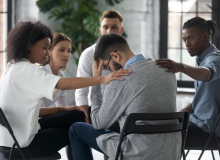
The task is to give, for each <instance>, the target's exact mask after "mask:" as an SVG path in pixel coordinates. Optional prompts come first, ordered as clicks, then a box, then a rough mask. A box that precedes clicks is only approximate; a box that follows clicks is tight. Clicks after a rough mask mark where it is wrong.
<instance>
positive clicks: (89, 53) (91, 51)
mask: <svg viewBox="0 0 220 160" xmlns="http://www.w3.org/2000/svg"><path fill="white" fill-rule="evenodd" d="M95 46H96V44H94V45H92V46H90V47H88V48H86V49H85V50H84V51H83V52H82V54H81V57H80V59H81V58H91V59H92V60H93V56H94V53H95Z"/></svg>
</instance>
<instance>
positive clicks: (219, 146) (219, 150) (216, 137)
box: [215, 135, 220, 156]
mask: <svg viewBox="0 0 220 160" xmlns="http://www.w3.org/2000/svg"><path fill="white" fill-rule="evenodd" d="M215 139H216V143H217V146H218V153H219V156H220V144H219V140H218V136H217V135H215Z"/></svg>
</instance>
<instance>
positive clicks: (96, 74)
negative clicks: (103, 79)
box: [92, 61, 104, 77]
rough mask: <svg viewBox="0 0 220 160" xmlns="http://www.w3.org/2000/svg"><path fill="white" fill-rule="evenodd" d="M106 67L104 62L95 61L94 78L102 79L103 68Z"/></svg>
mask: <svg viewBox="0 0 220 160" xmlns="http://www.w3.org/2000/svg"><path fill="white" fill-rule="evenodd" d="M103 67H104V64H103V61H101V62H99V61H94V65H93V67H92V68H93V77H100V76H102V68H103Z"/></svg>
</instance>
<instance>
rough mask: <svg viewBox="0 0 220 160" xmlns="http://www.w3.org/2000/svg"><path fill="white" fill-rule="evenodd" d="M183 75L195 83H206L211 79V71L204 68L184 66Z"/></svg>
mask: <svg viewBox="0 0 220 160" xmlns="http://www.w3.org/2000/svg"><path fill="white" fill-rule="evenodd" d="M184 66H185V69H184V70H183V73H185V74H186V75H188V76H190V77H191V78H192V79H194V80H197V81H203V82H207V81H209V80H210V79H211V78H212V71H211V70H210V69H209V68H206V67H192V66H188V65H185V64H184Z"/></svg>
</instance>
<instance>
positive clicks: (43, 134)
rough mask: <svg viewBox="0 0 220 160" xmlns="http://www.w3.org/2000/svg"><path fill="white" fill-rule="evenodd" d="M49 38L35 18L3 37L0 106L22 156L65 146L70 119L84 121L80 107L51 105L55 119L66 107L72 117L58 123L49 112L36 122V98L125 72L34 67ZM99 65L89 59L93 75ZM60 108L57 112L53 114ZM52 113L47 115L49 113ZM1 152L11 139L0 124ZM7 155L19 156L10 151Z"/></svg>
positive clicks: (46, 49)
mask: <svg viewBox="0 0 220 160" xmlns="http://www.w3.org/2000/svg"><path fill="white" fill-rule="evenodd" d="M52 41H53V37H52V33H51V30H50V29H49V28H48V27H47V26H45V25H44V24H42V23H41V22H39V21H25V22H20V23H19V24H18V25H17V26H16V27H14V28H13V29H12V30H11V31H10V33H9V35H8V38H7V47H6V51H7V62H8V63H7V68H6V71H5V72H4V73H3V74H2V77H1V81H0V108H2V110H3V112H4V113H5V115H6V117H7V119H8V121H9V124H10V125H11V127H12V129H13V131H14V134H15V136H16V138H17V140H18V142H19V144H20V146H21V148H22V151H23V152H24V156H25V157H26V158H28V157H38V156H46V155H50V154H53V153H55V152H57V151H59V150H60V149H61V148H63V147H65V146H66V145H68V144H69V139H68V131H69V126H70V125H71V124H70V123H74V122H76V121H81V122H82V121H84V119H85V115H84V113H83V112H82V111H83V110H82V109H78V108H72V109H69V108H66V109H64V110H63V108H62V109H61V108H59V107H57V108H56V110H54V113H57V114H59V115H57V117H56V118H57V119H61V118H59V116H60V117H63V116H62V114H63V113H65V112H62V111H67V110H73V111H74V116H73V114H72V121H69V122H68V123H66V124H62V123H61V121H59V120H54V119H55V117H53V118H51V117H50V116H52V115H53V113H51V112H50V113H49V114H47V113H46V114H43V115H42V116H45V117H43V118H41V119H39V120H38V118H39V115H41V113H40V100H41V99H42V98H43V97H46V98H48V99H50V100H54V99H55V98H56V96H57V93H59V90H68V89H77V88H82V87H88V86H92V85H97V84H101V83H102V84H106V83H108V82H110V81H111V80H114V79H118V80H122V78H120V77H118V76H122V75H127V74H128V72H130V71H128V70H121V71H119V72H113V73H111V74H109V75H107V76H104V77H98V78H97V77H91V78H75V77H73V78H61V77H59V76H56V75H53V74H50V73H48V72H46V71H44V70H42V69H40V68H39V67H38V66H37V65H35V63H39V64H44V63H45V62H46V60H47V59H48V56H49V48H50V45H51V42H52ZM102 66H103V64H102V63H101V64H100V65H99V66H98V65H97V63H95V65H94V67H93V69H94V74H95V75H97V74H99V73H100V72H101V70H102ZM58 112H60V113H58ZM50 114H52V115H50ZM46 115H47V116H46ZM0 133H1V136H0V146H1V150H0V151H1V152H2V153H3V154H4V155H5V156H6V157H7V156H9V152H8V150H10V149H11V148H10V147H12V146H13V144H14V141H13V139H12V137H11V136H10V134H9V133H8V131H7V129H6V128H4V127H3V126H1V125H0ZM12 157H20V154H16V152H15V153H13V155H12Z"/></svg>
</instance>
